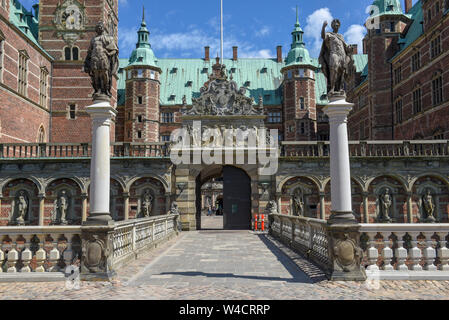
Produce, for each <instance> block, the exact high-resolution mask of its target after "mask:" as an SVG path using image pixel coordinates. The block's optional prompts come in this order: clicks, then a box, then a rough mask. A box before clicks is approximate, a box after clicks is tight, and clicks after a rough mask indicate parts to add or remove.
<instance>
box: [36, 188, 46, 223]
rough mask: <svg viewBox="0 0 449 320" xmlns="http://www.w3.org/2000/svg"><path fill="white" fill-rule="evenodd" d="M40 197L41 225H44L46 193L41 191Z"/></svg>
mask: <svg viewBox="0 0 449 320" xmlns="http://www.w3.org/2000/svg"><path fill="white" fill-rule="evenodd" d="M37 197H38V198H39V225H40V226H43V225H44V213H45V194H43V193H41V194H39V195H38V196H37Z"/></svg>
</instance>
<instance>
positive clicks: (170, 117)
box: [162, 112, 174, 123]
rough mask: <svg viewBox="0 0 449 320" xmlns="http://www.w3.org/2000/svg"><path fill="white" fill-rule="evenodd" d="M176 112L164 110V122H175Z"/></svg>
mask: <svg viewBox="0 0 449 320" xmlns="http://www.w3.org/2000/svg"><path fill="white" fill-rule="evenodd" d="M173 122H174V114H173V112H163V113H162V123H173Z"/></svg>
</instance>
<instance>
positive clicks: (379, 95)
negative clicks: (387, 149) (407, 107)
mask: <svg viewBox="0 0 449 320" xmlns="http://www.w3.org/2000/svg"><path fill="white" fill-rule="evenodd" d="M409 21H410V18H409V17H407V16H406V15H405V14H404V13H403V12H402V7H401V4H400V2H399V0H375V1H374V3H373V6H372V11H371V12H370V17H369V18H368V19H367V22H366V24H365V26H366V28H367V29H368V30H367V31H368V32H367V35H366V36H365V39H364V40H363V41H364V48H365V50H364V51H365V52H366V53H367V54H368V80H369V82H368V92H369V96H368V102H369V104H368V106H369V108H370V110H369V111H370V112H369V114H370V119H369V123H370V130H369V137H368V139H370V140H389V139H394V137H393V135H394V132H393V131H394V127H393V126H394V122H393V119H394V116H393V112H394V106H393V101H392V100H393V99H394V98H392V88H393V85H394V83H393V82H394V79H393V73H394V72H395V70H392V66H391V63H390V62H389V60H390V59H391V58H392V57H393V56H394V55H395V54H396V52H397V51H398V49H399V47H398V40H399V38H400V34H401V33H402V31H404V28H405V27H406V25H407V23H408V22H409ZM396 72H399V73H400V72H401V70H397V71H396ZM399 76H400V75H399Z"/></svg>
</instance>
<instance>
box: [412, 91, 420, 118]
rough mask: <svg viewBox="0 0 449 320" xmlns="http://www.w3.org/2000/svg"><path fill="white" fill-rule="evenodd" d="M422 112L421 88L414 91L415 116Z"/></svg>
mask: <svg viewBox="0 0 449 320" xmlns="http://www.w3.org/2000/svg"><path fill="white" fill-rule="evenodd" d="M421 111H422V102H421V88H420V89H416V90H415V91H413V114H417V113H419V112H421Z"/></svg>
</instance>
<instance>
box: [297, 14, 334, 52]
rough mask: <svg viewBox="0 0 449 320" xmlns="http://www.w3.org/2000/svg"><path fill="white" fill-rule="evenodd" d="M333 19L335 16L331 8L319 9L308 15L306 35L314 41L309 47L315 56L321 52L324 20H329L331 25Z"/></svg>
mask: <svg viewBox="0 0 449 320" xmlns="http://www.w3.org/2000/svg"><path fill="white" fill-rule="evenodd" d="M332 20H333V17H332V13H331V12H330V10H329V8H321V9H318V10H316V11H315V12H313V13H312V14H311V15H310V16H308V17H307V24H306V26H305V28H304V36H305V37H306V38H307V39H310V40H311V41H312V42H311V43H310V44H308V45H307V47H308V48H309V51H310V53H311V55H312V56H313V57H317V56H318V55H319V54H320V49H321V43H322V39H321V28H322V27H323V22H324V21H327V22H328V23H329V25H330V23H331V21H332Z"/></svg>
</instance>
